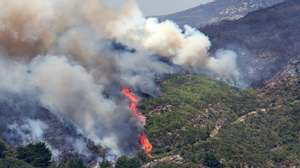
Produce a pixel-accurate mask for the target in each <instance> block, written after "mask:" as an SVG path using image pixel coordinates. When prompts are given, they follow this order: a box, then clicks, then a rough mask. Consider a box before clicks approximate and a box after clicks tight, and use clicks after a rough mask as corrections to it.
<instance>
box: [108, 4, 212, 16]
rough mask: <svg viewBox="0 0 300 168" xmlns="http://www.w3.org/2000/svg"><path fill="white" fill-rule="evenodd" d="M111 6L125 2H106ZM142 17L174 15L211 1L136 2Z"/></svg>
mask: <svg viewBox="0 0 300 168" xmlns="http://www.w3.org/2000/svg"><path fill="white" fill-rule="evenodd" d="M107 1H108V2H109V3H112V4H117V5H119V4H122V3H124V2H125V1H126V0H107ZM137 1H138V3H139V6H140V8H141V9H142V11H143V13H144V15H146V16H155V15H164V14H169V13H174V12H177V11H181V10H184V9H188V8H191V7H194V6H197V5H199V4H203V3H207V2H210V1H213V0H137Z"/></svg>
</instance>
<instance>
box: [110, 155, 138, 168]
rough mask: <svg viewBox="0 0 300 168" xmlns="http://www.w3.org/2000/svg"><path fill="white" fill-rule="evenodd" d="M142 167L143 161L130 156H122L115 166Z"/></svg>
mask: <svg viewBox="0 0 300 168" xmlns="http://www.w3.org/2000/svg"><path fill="white" fill-rule="evenodd" d="M139 167H141V163H140V161H139V160H138V159H137V158H128V157H126V156H122V157H120V158H119V159H118V160H117V162H116V166H115V168H139Z"/></svg>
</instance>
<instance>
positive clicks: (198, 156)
mask: <svg viewBox="0 0 300 168" xmlns="http://www.w3.org/2000/svg"><path fill="white" fill-rule="evenodd" d="M286 77H287V76H286ZM287 78H291V77H287ZM299 79H300V78H299V72H298V73H297V76H294V77H293V80H290V79H289V80H288V81H289V84H288V82H287V81H286V82H283V83H282V85H280V86H277V88H276V89H275V90H276V91H277V92H274V90H273V91H272V89H271V88H268V89H267V88H263V89H258V90H252V89H247V90H239V89H236V88H232V87H229V86H227V85H226V84H224V83H222V82H218V81H214V80H211V79H209V78H207V77H203V76H171V77H169V78H168V79H167V80H166V81H163V82H162V83H161V86H162V90H163V93H164V95H163V96H162V97H160V98H154V99H148V100H144V102H143V104H142V105H141V108H142V109H143V111H144V113H145V114H146V115H147V117H148V120H149V124H148V126H147V130H148V133H149V135H150V139H151V140H152V142H153V143H154V146H155V151H154V154H155V157H156V159H157V160H156V162H152V163H151V164H148V165H147V166H148V167H159V165H164V164H167V165H169V166H167V167H176V166H177V167H178V166H180V167H199V164H201V165H203V166H204V165H205V166H207V167H214V166H215V167H221V166H225V167H246V166H248V167H253V166H254V167H291V166H299V164H300V160H299V158H300V141H299V138H300V137H299V135H298V132H299V130H300V125H299V124H298V123H299V119H300V118H299V117H300V115H299V111H300V95H299V92H298V93H297V91H299V89H300V85H299V81H300V80H299ZM289 87H291V88H289ZM295 91H296V92H295ZM172 157H173V159H170V158H172ZM174 157H175V159H174ZM164 158H165V160H164ZM168 158H169V159H168ZM176 158H177V159H176ZM170 165H173V166H170ZM147 166H146V167H147ZM205 166H204V167H205Z"/></svg>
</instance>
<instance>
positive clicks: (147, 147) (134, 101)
mask: <svg viewBox="0 0 300 168" xmlns="http://www.w3.org/2000/svg"><path fill="white" fill-rule="evenodd" d="M123 94H124V95H125V96H126V97H127V98H128V99H129V100H130V105H129V108H130V110H131V111H132V114H133V115H134V117H136V119H137V120H138V121H139V122H140V123H141V124H142V125H143V126H145V125H146V117H145V116H144V115H143V114H142V113H141V112H140V111H139V109H138V105H139V97H138V96H136V95H135V94H134V93H133V92H132V91H131V90H130V89H129V88H123ZM139 142H140V144H141V145H142V146H143V150H144V151H145V153H146V154H147V156H148V158H149V159H152V148H153V146H152V144H151V143H150V141H149V139H148V137H147V135H146V133H145V132H142V133H141V135H140V137H139Z"/></svg>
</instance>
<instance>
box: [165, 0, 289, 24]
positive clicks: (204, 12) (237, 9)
mask: <svg viewBox="0 0 300 168" xmlns="http://www.w3.org/2000/svg"><path fill="white" fill-rule="evenodd" d="M283 1H284V0H215V1H213V2H211V3H208V4H205V5H200V6H198V7H195V8H192V9H188V10H186V11H183V12H179V13H175V14H170V15H166V16H162V17H160V19H161V20H167V19H168V20H173V21H175V22H176V23H177V24H179V25H184V24H188V25H191V26H194V27H201V26H204V25H207V24H212V23H217V22H219V21H222V20H236V19H239V18H241V17H243V16H245V15H246V14H248V13H249V12H252V11H255V10H258V9H261V8H266V7H270V6H272V5H275V4H278V3H280V2H283Z"/></svg>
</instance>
